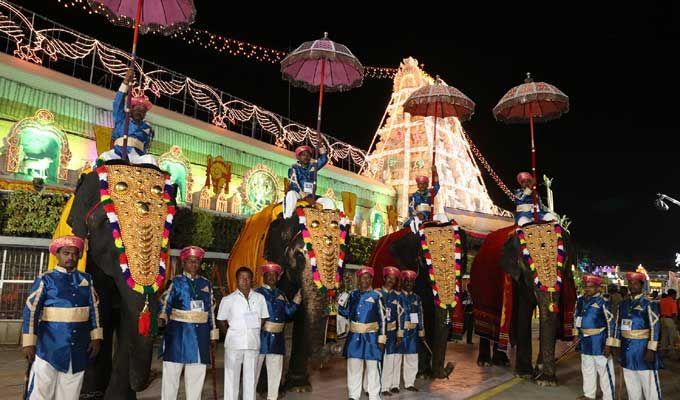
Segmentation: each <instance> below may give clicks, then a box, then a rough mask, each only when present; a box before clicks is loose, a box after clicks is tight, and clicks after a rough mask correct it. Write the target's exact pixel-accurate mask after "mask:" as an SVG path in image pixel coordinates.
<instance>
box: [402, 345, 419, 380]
mask: <svg viewBox="0 0 680 400" xmlns="http://www.w3.org/2000/svg"><path fill="white" fill-rule="evenodd" d="M416 375H418V354H417V353H416V354H404V387H411V386H415V385H416Z"/></svg>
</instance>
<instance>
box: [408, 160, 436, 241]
mask: <svg viewBox="0 0 680 400" xmlns="http://www.w3.org/2000/svg"><path fill="white" fill-rule="evenodd" d="M432 175H433V180H432V186H431V187H430V178H428V177H427V176H425V175H421V176H416V185H417V186H418V190H417V191H416V192H415V193H413V194H412V195H411V196H409V200H408V213H409V219H408V220H406V222H404V227H405V228H406V227H411V230H412V231H413V232H418V228H419V226H420V224H421V223H423V222H427V221H430V220H431V219H432V218H431V217H432V213H433V212H434V209H433V207H434V204H432V203H433V199H434V197H435V196H436V195H437V193H438V192H439V176H438V175H437V168H436V167H435V166H434V165H433V166H432Z"/></svg>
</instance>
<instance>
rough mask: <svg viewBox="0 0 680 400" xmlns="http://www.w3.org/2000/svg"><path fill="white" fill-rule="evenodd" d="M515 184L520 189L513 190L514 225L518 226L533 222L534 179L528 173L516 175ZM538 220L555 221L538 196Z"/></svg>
mask: <svg viewBox="0 0 680 400" xmlns="http://www.w3.org/2000/svg"><path fill="white" fill-rule="evenodd" d="M517 183H519V185H520V186H521V188H519V189H516V190H515V205H516V207H517V208H516V210H515V223H516V224H517V225H519V226H523V225H527V224H530V223H532V222H534V187H535V186H536V182H534V177H533V175H531V174H530V173H528V172H520V173H519V174H517ZM538 220H539V221H555V220H556V218H555V216H554V215H553V214H552V213H550V211H549V210H548V209H547V207H546V206H545V205H543V203H542V202H541V197H540V196H538Z"/></svg>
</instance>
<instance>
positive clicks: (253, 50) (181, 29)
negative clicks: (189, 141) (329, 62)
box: [57, 0, 397, 79]
mask: <svg viewBox="0 0 680 400" xmlns="http://www.w3.org/2000/svg"><path fill="white" fill-rule="evenodd" d="M57 2H58V3H61V4H62V5H63V6H64V7H65V8H75V9H83V10H85V11H88V14H92V13H95V14H102V15H105V16H107V17H108V18H109V19H110V20H111V22H112V23H115V24H118V25H120V24H126V25H131V23H128V22H129V21H128V19H127V18H118V19H112V18H111V17H110V16H109V13H108V11H107V10H106V8H105V7H104V6H102V5H101V3H97V2H94V3H95V5H93V6H92V4H91V3H90V5H91V7H88V6H87V5H88V1H87V0H57ZM150 32H151V33H156V32H155V31H153V30H151V31H150ZM170 36H171V37H172V38H175V39H180V40H182V41H184V42H185V43H187V44H189V45H192V46H196V47H202V48H204V49H206V50H211V51H215V52H217V53H219V54H225V55H229V56H232V57H243V58H245V59H247V60H250V61H256V62H259V63H263V64H272V65H277V64H279V63H280V62H281V60H283V58H284V57H285V56H286V54H288V53H287V52H285V51H282V50H278V49H273V48H269V47H266V46H261V45H258V44H254V43H250V42H245V41H242V40H237V39H232V38H228V37H225V36H222V35H219V34H216V33H212V32H209V31H207V30H205V29H195V28H192V27H189V26H186V25H183V26H178V27H176V29H175V30H174V31H173V33H172V34H171V35H170ZM396 73H397V69H396V68H389V67H374V66H365V67H364V77H365V78H372V79H393V78H394V76H395V75H396Z"/></svg>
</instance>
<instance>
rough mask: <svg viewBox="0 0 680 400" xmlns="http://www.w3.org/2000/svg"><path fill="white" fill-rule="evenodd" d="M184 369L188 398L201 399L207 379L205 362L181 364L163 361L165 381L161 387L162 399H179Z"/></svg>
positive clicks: (191, 399) (188, 399) (192, 399)
mask: <svg viewBox="0 0 680 400" xmlns="http://www.w3.org/2000/svg"><path fill="white" fill-rule="evenodd" d="M182 369H184V392H185V394H186V396H185V399H186V400H200V399H201V393H202V392H203V381H204V380H205V370H206V365H205V364H198V363H197V364H180V363H175V362H170V361H163V383H162V388H161V399H162V400H175V399H177V392H178V391H179V378H180V376H181V375H182Z"/></svg>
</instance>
